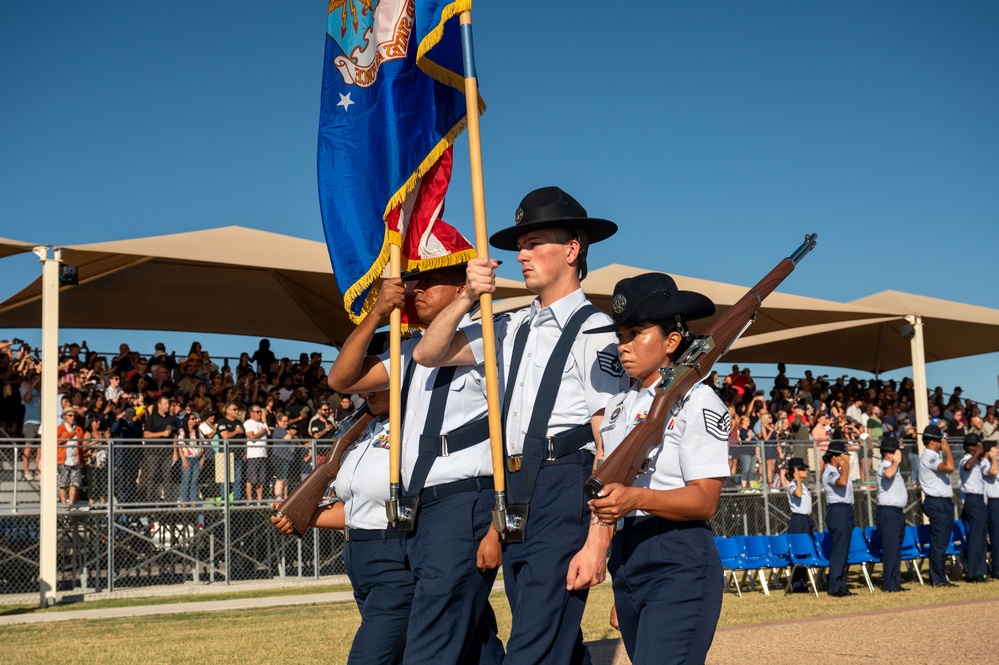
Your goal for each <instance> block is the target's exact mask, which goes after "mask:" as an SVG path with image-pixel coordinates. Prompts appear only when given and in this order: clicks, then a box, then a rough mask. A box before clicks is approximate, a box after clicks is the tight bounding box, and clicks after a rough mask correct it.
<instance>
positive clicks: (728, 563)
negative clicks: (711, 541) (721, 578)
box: [715, 536, 750, 598]
mask: <svg viewBox="0 0 999 665" xmlns="http://www.w3.org/2000/svg"><path fill="white" fill-rule="evenodd" d="M715 547H717V548H718V556H719V557H720V558H721V562H722V568H723V569H724V571H725V586H726V587H728V585H729V583H730V581H731V582H735V590H736V592H737V593H738V594H739V598H742V588H741V586H740V584H739V580H738V578H737V577H736V572H737V571H742V573H743V578H745V576H746V575H747V574H748V571H749V570H750V567H749V564H748V563H747V562H746V558H745V556H743V554H742V551H741V549H740V548H739V545H738V543H736V542H735V540H733V539H731V538H725V537H724V536H715ZM729 575H731V576H732V577H731V580H730V578H729Z"/></svg>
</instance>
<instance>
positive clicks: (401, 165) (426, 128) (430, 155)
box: [318, 0, 484, 322]
mask: <svg viewBox="0 0 999 665" xmlns="http://www.w3.org/2000/svg"><path fill="white" fill-rule="evenodd" d="M470 7H471V0H464V1H459V2H446V1H445V0H331V2H330V5H329V14H328V19H327V25H326V55H325V64H324V70H323V90H322V105H321V111H320V124H319V149H318V180H319V201H320V208H321V210H322V217H323V227H324V231H325V235H326V243H327V246H328V247H329V252H330V259H331V262H332V264H333V272H334V275H335V277H336V280H337V286H338V288H339V289H340V292H341V294H342V295H343V299H344V307H345V308H346V310H347V312H348V314H349V315H350V317H351V318H352V319H353V320H354V321H355V322H357V321H360V320H361V319H362V318H363V317H364V315H365V314H366V313H367V312H368V311H369V310H370V309H371V306H372V305H373V303H374V299H375V297H376V296H377V291H376V280H377V278H378V277H379V276H380V275H381V274H382V271H383V269H384V268H385V265H386V263H387V262H388V257H389V246H390V245H393V244H394V245H398V246H400V247H401V248H402V250H403V266H402V269H404V270H405V269H415V268H423V269H427V268H431V267H439V266H444V265H450V264H453V263H458V262H461V261H464V260H467V259H468V258H470V257H471V256H474V250H472V248H471V246H470V244H469V243H468V241H467V240H465V239H464V238H462V237H461V235H460V234H459V233H458V232H457V231H455V230H454V229H453V228H452V227H450V226H449V225H447V224H446V223H444V222H443V220H441V213H442V211H443V205H444V196H445V194H446V193H447V187H448V184H449V183H450V178H451V145H452V143H453V142H454V140H455V138H456V137H457V136H458V134H460V133H461V131H462V130H463V129H464V128H465V98H464V94H463V89H464V87H463V86H464V83H463V75H462V55H461V37H460V34H459V27H458V25H457V24H458V19H457V16H458V14H459V13H460V12H463V11H467V10H468V9H470ZM479 103H480V112H481V110H482V109H483V108H484V106H482V104H481V100H479Z"/></svg>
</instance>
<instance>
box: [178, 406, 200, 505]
mask: <svg viewBox="0 0 999 665" xmlns="http://www.w3.org/2000/svg"><path fill="white" fill-rule="evenodd" d="M200 427H201V416H199V415H198V414H197V413H191V414H190V415H188V416H187V419H186V421H185V423H184V425H183V426H182V427H181V428H180V429H178V430H177V457H178V458H179V459H180V463H181V470H180V507H181V508H184V507H187V506H190V507H191V508H193V507H194V506H196V505H197V502H198V478H199V477H200V476H201V469H202V468H203V467H204V465H205V442H204V439H203V438H202V435H201V429H200Z"/></svg>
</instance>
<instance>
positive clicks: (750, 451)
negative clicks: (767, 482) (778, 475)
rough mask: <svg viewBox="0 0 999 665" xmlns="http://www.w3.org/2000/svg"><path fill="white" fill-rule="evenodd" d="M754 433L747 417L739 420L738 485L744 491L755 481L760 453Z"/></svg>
mask: <svg viewBox="0 0 999 665" xmlns="http://www.w3.org/2000/svg"><path fill="white" fill-rule="evenodd" d="M756 444H757V439H756V433H755V432H753V430H752V428H751V427H750V426H749V416H742V417H741V418H740V419H739V484H740V485H741V486H742V487H743V488H744V489H745V488H746V487H748V486H749V485H750V483H752V482H755V480H756V479H757V475H756V469H757V468H758V467H759V461H760V451H759V449H758V447H757V445H756Z"/></svg>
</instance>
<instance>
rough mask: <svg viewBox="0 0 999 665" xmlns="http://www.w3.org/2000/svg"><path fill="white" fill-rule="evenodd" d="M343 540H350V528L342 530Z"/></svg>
mask: <svg viewBox="0 0 999 665" xmlns="http://www.w3.org/2000/svg"><path fill="white" fill-rule="evenodd" d="M343 541H344V542H345V543H349V542H350V529H344V530H343Z"/></svg>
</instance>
